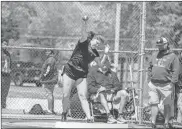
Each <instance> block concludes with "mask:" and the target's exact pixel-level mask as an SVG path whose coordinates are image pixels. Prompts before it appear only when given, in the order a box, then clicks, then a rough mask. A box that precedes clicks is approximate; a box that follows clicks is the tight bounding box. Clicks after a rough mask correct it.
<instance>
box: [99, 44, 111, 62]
mask: <svg viewBox="0 0 182 129" xmlns="http://www.w3.org/2000/svg"><path fill="white" fill-rule="evenodd" d="M109 49H110V46H109V45H108V44H107V45H105V49H104V55H103V57H102V60H101V64H104V63H105V61H106V59H108V60H109V62H110V63H111V60H110V58H109V56H108V53H109Z"/></svg>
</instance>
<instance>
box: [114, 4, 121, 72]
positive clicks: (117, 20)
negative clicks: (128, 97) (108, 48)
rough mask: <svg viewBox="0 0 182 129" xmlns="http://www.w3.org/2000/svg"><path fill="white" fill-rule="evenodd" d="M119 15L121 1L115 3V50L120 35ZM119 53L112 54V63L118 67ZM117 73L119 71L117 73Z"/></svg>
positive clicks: (117, 47) (116, 49)
mask: <svg viewBox="0 0 182 129" xmlns="http://www.w3.org/2000/svg"><path fill="white" fill-rule="evenodd" d="M120 15H121V3H119V2H118V3H117V4H116V25H115V45H114V46H115V47H114V50H115V51H119V36H120ZM118 60H119V53H118V52H117V53H115V54H114V64H115V67H118ZM118 74H119V73H118Z"/></svg>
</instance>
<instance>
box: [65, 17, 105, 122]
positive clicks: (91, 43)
mask: <svg viewBox="0 0 182 129" xmlns="http://www.w3.org/2000/svg"><path fill="white" fill-rule="evenodd" d="M87 20H88V17H87V16H85V17H83V26H82V37H81V39H80V40H79V41H78V43H77V45H76V46H75V49H74V51H73V53H72V56H71V58H70V59H69V61H68V62H67V64H66V65H65V67H64V69H63V73H62V76H63V101H62V104H63V113H62V121H66V120H67V119H66V117H67V111H68V107H69V101H70V100H69V97H70V91H71V88H72V86H73V84H75V86H76V87H77V91H78V96H79V99H80V101H81V106H82V109H83V111H84V112H85V114H86V117H87V122H88V123H91V122H92V118H91V115H90V108H89V104H88V101H87V82H86V77H87V73H88V65H89V63H90V62H91V61H93V60H95V61H96V62H97V64H98V65H99V66H100V67H102V64H101V61H100V57H99V53H98V52H97V50H96V48H97V47H98V46H99V44H100V43H102V42H103V39H102V38H101V37H96V36H95V34H94V33H93V32H92V31H90V32H88V33H87V32H86V23H87ZM106 47H107V46H106ZM102 62H104V61H102Z"/></svg>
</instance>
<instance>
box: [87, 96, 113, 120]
mask: <svg viewBox="0 0 182 129" xmlns="http://www.w3.org/2000/svg"><path fill="white" fill-rule="evenodd" d="M98 94H99V93H98ZM98 94H96V95H91V96H90V97H89V105H90V110H91V116H92V117H93V118H95V117H99V116H101V115H102V114H94V106H95V105H96V104H101V102H98V101H95V100H96V99H95V98H94V96H97V95H98ZM111 95H112V96H113V94H111ZM111 98H112V97H111ZM106 99H107V98H106ZM107 102H108V103H110V104H111V111H113V112H112V114H113V115H114V110H113V109H114V108H113V101H112V99H111V100H107ZM93 120H94V119H93Z"/></svg>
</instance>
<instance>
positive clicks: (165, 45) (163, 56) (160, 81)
mask: <svg viewBox="0 0 182 129" xmlns="http://www.w3.org/2000/svg"><path fill="white" fill-rule="evenodd" d="M156 45H157V47H158V49H159V52H157V53H154V55H152V58H151V61H150V65H149V69H148V70H149V72H148V73H149V80H150V82H149V84H148V86H149V97H150V99H149V104H150V105H151V110H152V128H156V117H157V114H158V110H159V109H158V104H159V103H161V101H162V103H163V104H164V117H165V123H164V128H171V127H172V126H171V124H170V123H169V119H170V117H171V116H172V114H171V112H172V108H173V107H172V106H173V105H174V88H175V84H176V83H177V82H178V74H179V60H178V57H177V56H176V55H175V54H174V53H172V52H171V51H170V48H169V42H168V41H167V39H166V38H164V37H161V38H160V39H159V40H158V41H157V42H156Z"/></svg>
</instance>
